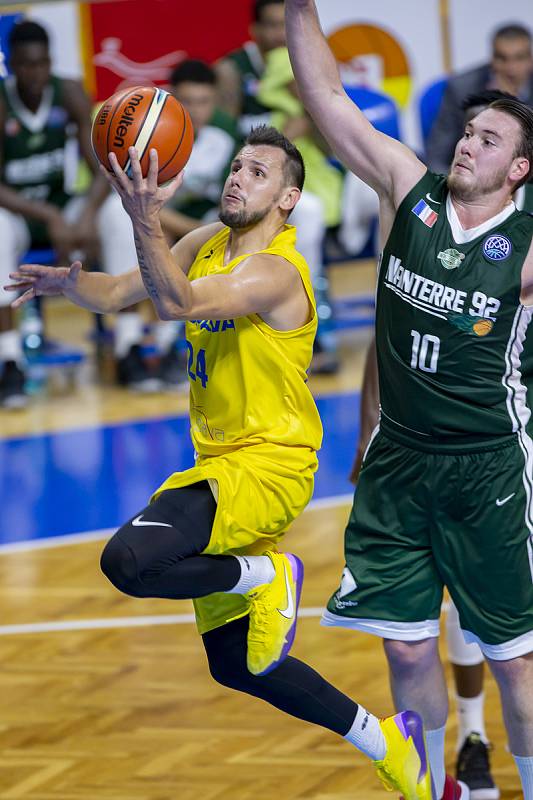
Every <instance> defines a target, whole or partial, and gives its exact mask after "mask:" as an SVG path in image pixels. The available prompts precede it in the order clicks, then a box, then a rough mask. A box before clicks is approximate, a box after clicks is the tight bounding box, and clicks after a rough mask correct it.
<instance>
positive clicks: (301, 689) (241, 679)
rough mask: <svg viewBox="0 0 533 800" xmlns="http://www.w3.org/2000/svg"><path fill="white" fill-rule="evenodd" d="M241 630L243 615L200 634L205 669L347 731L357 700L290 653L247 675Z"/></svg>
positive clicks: (245, 630) (332, 728)
mask: <svg viewBox="0 0 533 800" xmlns="http://www.w3.org/2000/svg"><path fill="white" fill-rule="evenodd" d="M247 633H248V617H242V618H241V619H237V620H235V621H234V622H230V623H229V624H227V625H223V626H222V627H221V628H215V630H213V631H209V633H204V635H203V636H202V639H203V642H204V647H205V651H206V653H207V659H208V661H209V669H210V671H211V675H212V676H213V678H214V679H215V680H216V681H218V683H221V684H222V685H223V686H228V687H229V688H230V689H236V690H237V691H238V692H245V693H246V694H251V695H253V696H254V697H259V698H261V700H266V702H267V703H270V704H271V705H273V706H275V707H276V708H279V709H280V711H285V713H286V714H291V716H293V717H298V719H303V720H306V721H307V722H313V723H314V724H315V725H321V726H322V727H324V728H328V729H329V730H330V731H333V732H334V733H338V734H339V735H340V736H344V735H345V734H346V733H348V731H349V730H350V728H351V727H352V724H353V721H354V719H355V715H356V713H357V703H354V702H353V700H350V698H349V697H347V696H346V695H345V694H343V693H342V692H339V690H338V689H336V688H335V687H334V686H332V685H331V684H330V683H328V682H327V681H326V680H324V678H323V677H322V676H321V675H319V674H318V672H315V670H314V669H312V668H311V667H308V666H307V664H304V663H303V661H298V659H297V658H293V657H292V656H288V657H287V658H286V659H285V660H284V661H282V662H281V664H280V665H279V667H276V669H274V670H272V672H269V673H268V674H267V675H261V676H256V675H252V673H251V672H248V669H247V667H246V636H247Z"/></svg>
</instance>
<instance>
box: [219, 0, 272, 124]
mask: <svg viewBox="0 0 533 800" xmlns="http://www.w3.org/2000/svg"><path fill="white" fill-rule="evenodd" d="M250 33H251V35H252V40H251V41H249V42H246V43H245V44H244V45H243V46H242V47H241V48H239V49H238V50H234V51H233V52H231V53H229V54H228V55H227V56H225V57H224V58H223V59H221V60H220V61H219V62H218V63H217V64H216V66H215V69H216V72H217V79H218V86H219V97H220V106H221V108H222V109H223V110H224V111H226V112H227V113H228V114H230V115H231V116H232V117H234V118H235V119H237V120H238V121H239V126H240V130H241V133H242V134H243V135H244V136H246V135H247V134H248V133H249V132H250V130H251V129H252V128H253V127H257V126H258V125H263V124H264V125H269V124H270V115H271V110H270V108H268V107H267V106H265V105H263V104H262V103H261V102H260V100H258V98H257V85H258V83H259V80H260V79H261V77H262V75H263V72H264V70H265V58H266V56H267V54H268V53H269V52H270V51H271V50H274V49H275V48H276V47H284V46H285V43H286V39H285V13H284V5H283V0H255V2H254V4H253V22H252V25H251V27H250Z"/></svg>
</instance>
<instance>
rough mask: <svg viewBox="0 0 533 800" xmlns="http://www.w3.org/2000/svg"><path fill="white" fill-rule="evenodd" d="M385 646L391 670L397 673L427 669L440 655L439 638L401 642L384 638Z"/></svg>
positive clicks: (410, 672)
mask: <svg viewBox="0 0 533 800" xmlns="http://www.w3.org/2000/svg"><path fill="white" fill-rule="evenodd" d="M383 647H384V649H385V654H386V656H387V660H388V662H389V666H390V668H391V670H392V671H393V672H394V673H395V674H402V673H409V674H412V673H413V672H414V671H425V670H427V669H429V667H430V666H431V664H432V663H433V661H434V660H435V659H438V658H439V655H438V640H437V639H436V638H431V639H424V640H423V641H421V642H400V641H397V640H392V639H384V640H383Z"/></svg>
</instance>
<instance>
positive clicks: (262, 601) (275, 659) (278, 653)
mask: <svg viewBox="0 0 533 800" xmlns="http://www.w3.org/2000/svg"><path fill="white" fill-rule="evenodd" d="M265 555H267V556H268V557H269V558H270V560H271V561H272V564H273V566H274V570H275V573H276V574H275V576H274V579H273V581H272V582H271V583H264V584H262V585H261V586H257V587H256V588H255V589H251V590H250V591H249V592H247V593H246V595H245V596H246V597H247V598H248V600H249V601H250V623H249V628H248V655H247V664H248V669H249V671H250V672H251V673H252V675H266V674H267V672H270V671H271V670H273V669H275V668H276V667H277V666H278V664H280V663H281V662H282V661H283V659H284V658H286V656H287V655H288V653H289V650H290V649H291V647H292V643H293V641H294V635H295V633H296V615H297V613H298V605H299V603H300V595H301V593H302V583H303V578H304V565H303V564H302V562H301V561H300V559H299V558H297V556H294V555H292V553H272V552H268V553H265Z"/></svg>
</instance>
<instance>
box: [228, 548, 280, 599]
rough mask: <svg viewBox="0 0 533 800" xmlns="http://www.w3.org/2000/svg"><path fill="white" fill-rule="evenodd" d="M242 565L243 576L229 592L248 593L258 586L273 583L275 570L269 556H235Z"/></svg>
mask: <svg viewBox="0 0 533 800" xmlns="http://www.w3.org/2000/svg"><path fill="white" fill-rule="evenodd" d="M234 558H236V559H237V561H238V562H239V564H240V565H241V577H240V578H239V580H238V581H237V583H236V584H235V586H234V587H233V589H228V590H227V593H228V594H246V592H249V591H250V589H255V587H256V586H262V585H263V583H271V581H272V580H273V578H274V575H275V574H276V573H275V570H274V565H273V563H272V561H271V560H270V559H269V557H268V556H234Z"/></svg>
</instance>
